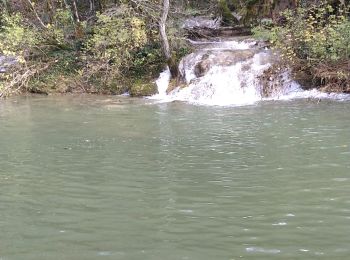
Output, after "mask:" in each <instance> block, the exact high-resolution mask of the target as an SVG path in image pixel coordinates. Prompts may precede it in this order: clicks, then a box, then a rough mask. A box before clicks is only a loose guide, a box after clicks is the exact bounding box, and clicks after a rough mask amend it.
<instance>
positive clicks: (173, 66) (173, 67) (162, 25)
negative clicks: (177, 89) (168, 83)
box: [159, 0, 179, 78]
mask: <svg viewBox="0 0 350 260" xmlns="http://www.w3.org/2000/svg"><path fill="white" fill-rule="evenodd" d="M169 8H170V3H169V0H163V11H162V16H161V18H160V21H159V32H160V39H161V43H162V48H163V53H164V57H165V59H166V61H167V64H168V66H169V69H170V72H171V77H172V78H176V77H177V76H178V75H179V69H178V66H177V62H176V59H175V58H174V57H173V56H172V55H171V52H170V45H169V40H168V36H167V34H166V21H167V19H168V14H169Z"/></svg>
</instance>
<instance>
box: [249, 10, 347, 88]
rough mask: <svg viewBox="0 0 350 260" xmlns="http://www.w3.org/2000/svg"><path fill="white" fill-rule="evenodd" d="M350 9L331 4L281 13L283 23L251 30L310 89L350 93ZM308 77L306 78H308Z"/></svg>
mask: <svg viewBox="0 0 350 260" xmlns="http://www.w3.org/2000/svg"><path fill="white" fill-rule="evenodd" d="M347 10H349V8H345V9H339V10H334V8H333V7H332V6H331V5H321V6H317V7H316V6H312V7H310V8H298V9H296V10H295V11H292V10H287V11H285V12H283V14H282V18H283V21H284V22H283V24H282V25H279V26H274V27H272V28H268V27H266V26H259V27H256V28H254V29H253V32H254V34H255V36H256V37H259V38H263V39H265V40H269V41H270V42H271V43H272V45H273V46H274V47H275V48H276V49H277V50H278V51H279V52H280V54H281V57H282V58H283V60H284V61H286V63H287V64H289V65H290V66H291V68H292V69H293V72H294V75H295V76H296V77H297V78H298V75H299V76H300V75H302V77H301V78H300V79H301V80H302V79H303V78H304V79H305V77H306V79H305V80H307V81H310V82H311V85H312V86H313V87H320V88H323V89H324V90H326V91H345V92H347V91H350V83H349V81H350V80H349V67H348V66H349V65H348V61H349V58H350V21H349V18H348V12H347ZM307 77H308V78H309V79H307Z"/></svg>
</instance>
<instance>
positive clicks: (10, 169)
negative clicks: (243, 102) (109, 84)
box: [0, 96, 350, 260]
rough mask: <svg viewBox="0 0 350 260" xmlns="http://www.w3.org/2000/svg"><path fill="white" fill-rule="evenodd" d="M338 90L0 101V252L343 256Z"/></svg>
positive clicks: (347, 240)
mask: <svg viewBox="0 0 350 260" xmlns="http://www.w3.org/2000/svg"><path fill="white" fill-rule="evenodd" d="M349 109H350V103H347V102H328V101H327V102H320V103H314V102H308V101H293V102H292V101H290V102H271V103H262V104H257V105H254V106H247V107H236V108H212V107H198V106H190V105H186V104H182V103H168V104H154V103H152V101H144V100H134V99H127V98H119V97H110V98H108V97H89V96H87V97H86V96H85V97H84V96H83V97H48V98H47V97H45V98H40V97H32V98H17V99H8V100H5V101H1V102H0V135H1V137H0V147H1V150H0V230H1V237H0V259H4V260H5V259H6V260H11V259H100V258H101V259H196V260H197V259H208V260H209V259H239V258H243V259H281V258H286V259H296V258H298V259H299V258H301V259H316V258H320V257H321V258H323V259H348V256H349V255H350V248H349V244H350V235H349V234H350V198H349V189H350V160H349V157H350V116H349V114H348V112H347V111H349Z"/></svg>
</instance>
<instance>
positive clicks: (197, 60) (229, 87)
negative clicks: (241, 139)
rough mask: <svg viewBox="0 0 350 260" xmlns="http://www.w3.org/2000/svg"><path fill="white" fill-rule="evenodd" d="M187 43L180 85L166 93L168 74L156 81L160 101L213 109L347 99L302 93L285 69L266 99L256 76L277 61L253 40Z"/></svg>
mask: <svg viewBox="0 0 350 260" xmlns="http://www.w3.org/2000/svg"><path fill="white" fill-rule="evenodd" d="M190 43H191V44H192V45H193V46H194V48H195V51H194V52H193V53H191V54H189V55H187V56H185V57H184V58H183V59H182V60H181V61H180V64H179V71H180V73H181V79H182V83H181V82H180V83H178V86H175V87H173V88H172V89H170V90H169V81H170V72H169V70H165V71H164V72H162V73H161V75H160V77H159V79H158V80H157V81H156V83H157V86H158V92H159V93H158V94H157V95H155V96H152V97H151V99H156V100H159V101H160V102H171V101H184V102H188V103H192V104H200V105H215V106H241V105H251V104H254V103H256V102H259V101H263V100H288V99H296V98H312V99H336V100H350V95H347V94H336V93H331V94H329V93H322V92H320V91H317V90H316V89H312V90H307V91H306V90H303V88H302V86H300V85H299V84H298V83H297V82H295V81H294V80H292V79H291V77H290V75H289V72H288V70H287V69H286V68H285V69H282V70H281V72H280V73H276V78H278V81H277V80H275V79H274V78H270V79H269V80H270V82H271V83H269V84H274V85H276V84H277V85H278V87H274V88H273V89H272V92H271V93H270V95H269V96H268V97H266V96H265V95H264V93H263V92H264V89H263V85H262V83H261V81H260V80H259V77H260V76H262V75H263V72H264V71H265V70H267V69H268V68H270V67H271V66H272V65H273V64H274V63H275V62H276V60H277V59H278V57H277V56H276V55H275V54H273V53H272V51H271V50H269V49H268V48H266V47H265V46H264V45H262V46H261V44H260V43H259V42H256V41H254V40H252V39H247V38H246V37H245V38H244V37H243V38H231V39H213V40H199V41H192V40H190Z"/></svg>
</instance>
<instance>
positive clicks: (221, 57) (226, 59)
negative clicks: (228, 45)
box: [194, 49, 255, 77]
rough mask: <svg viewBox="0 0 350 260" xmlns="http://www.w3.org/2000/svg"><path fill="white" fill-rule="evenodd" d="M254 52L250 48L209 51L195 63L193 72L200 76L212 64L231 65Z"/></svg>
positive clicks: (246, 58)
mask: <svg viewBox="0 0 350 260" xmlns="http://www.w3.org/2000/svg"><path fill="white" fill-rule="evenodd" d="M254 54H255V51H254V50H251V49H250V50H224V51H210V52H208V53H206V54H204V55H203V57H202V60H201V61H199V62H198V63H197V64H196V65H195V68H194V73H195V75H196V77H202V76H204V75H205V74H206V73H207V72H208V71H209V70H210V69H211V68H212V67H214V66H221V67H224V66H231V65H234V64H236V63H238V62H242V61H245V60H248V59H250V58H252V57H253V56H254Z"/></svg>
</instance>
